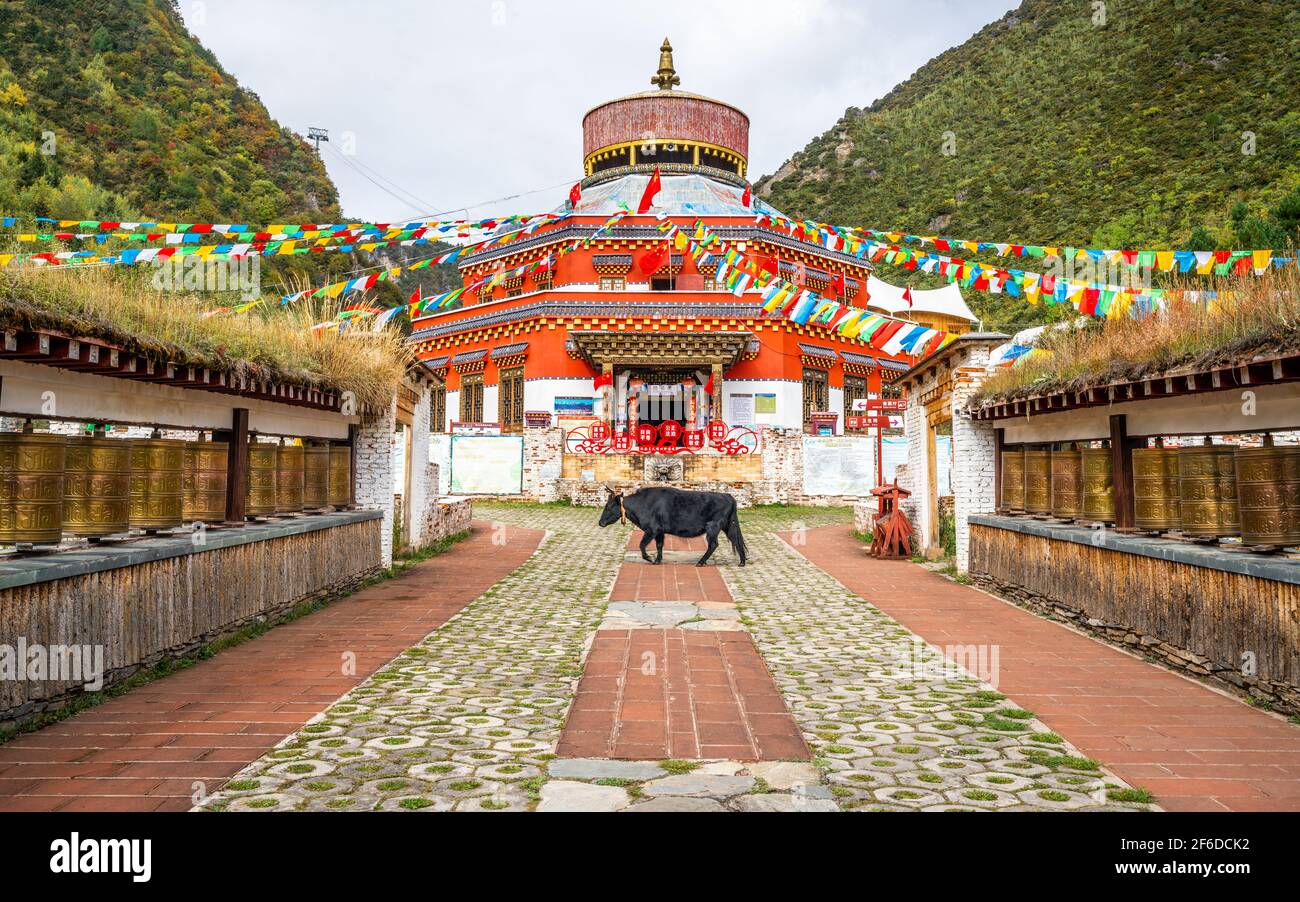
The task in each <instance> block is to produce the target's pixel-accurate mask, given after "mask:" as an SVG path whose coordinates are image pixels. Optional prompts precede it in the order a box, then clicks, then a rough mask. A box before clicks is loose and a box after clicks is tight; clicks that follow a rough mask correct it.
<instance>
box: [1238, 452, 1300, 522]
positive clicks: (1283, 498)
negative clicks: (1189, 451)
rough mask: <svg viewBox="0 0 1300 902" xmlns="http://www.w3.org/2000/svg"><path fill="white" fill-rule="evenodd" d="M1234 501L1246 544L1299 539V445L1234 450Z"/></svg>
mask: <svg viewBox="0 0 1300 902" xmlns="http://www.w3.org/2000/svg"><path fill="white" fill-rule="evenodd" d="M1234 463H1235V465H1236V468H1237V505H1238V510H1239V512H1240V514H1241V541H1242V542H1243V543H1244V544H1246V545H1295V544H1297V543H1300V447H1296V446H1294V445H1291V446H1286V447H1278V446H1275V445H1273V443H1272V436H1266V437H1265V445H1264V447H1262V448H1243V449H1239V450H1238V451H1237V452H1236V457H1235V461H1234Z"/></svg>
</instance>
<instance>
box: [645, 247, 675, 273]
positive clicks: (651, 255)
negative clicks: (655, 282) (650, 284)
mask: <svg viewBox="0 0 1300 902" xmlns="http://www.w3.org/2000/svg"><path fill="white" fill-rule="evenodd" d="M668 256H669V251H668V245H666V244H661V245H659V246H658V247H655V248H653V249H652V250H649V251H646V253H645V254H644V255H643V256H642V257H641V261H640V262H639V263H638V264H637V267H638V268H639V269H640V270H641V272H643V273H645V274H646V275H647V276H653V275H654V274H655V273H657V272H659V270H661V269H663V268H664V266H665V265H666V264H667V263H668Z"/></svg>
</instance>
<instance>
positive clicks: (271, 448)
mask: <svg viewBox="0 0 1300 902" xmlns="http://www.w3.org/2000/svg"><path fill="white" fill-rule="evenodd" d="M278 458H279V445H269V444H266V443H264V442H254V441H251V440H250V441H249V443H248V491H247V493H246V496H245V497H246V502H245V505H244V513H245V514H247V515H248V516H250V517H269V516H271V515H272V514H274V513H275V495H276V493H275V483H276V466H277V461H278Z"/></svg>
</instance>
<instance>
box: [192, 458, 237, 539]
mask: <svg viewBox="0 0 1300 902" xmlns="http://www.w3.org/2000/svg"><path fill="white" fill-rule="evenodd" d="M229 464H230V444H229V443H227V442H186V443H185V474H184V487H185V491H184V498H185V516H184V520H185V522H186V523H194V522H202V523H220V522H222V521H223V520H225V519H226V480H227V477H228V474H229Z"/></svg>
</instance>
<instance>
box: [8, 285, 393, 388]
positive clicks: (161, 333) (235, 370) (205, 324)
mask: <svg viewBox="0 0 1300 902" xmlns="http://www.w3.org/2000/svg"><path fill="white" fill-rule="evenodd" d="M227 303H229V301H225V302H223V301H220V300H218V299H217V297H216V296H213V295H196V294H183V293H177V292H164V291H158V290H156V289H153V288H152V287H150V286H149V284H148V282H147V281H145V280H143V279H141V278H131V277H129V276H126V277H124V276H122V275H119V274H116V273H112V274H110V273H107V272H104V271H89V272H75V271H71V270H55V269H48V270H34V271H26V272H11V273H5V274H0V329H5V330H23V329H27V330H46V331H55V332H59V333H62V334H64V335H67V336H70V337H74V338H76V337H80V338H87V339H98V340H100V341H104V342H107V343H110V344H113V345H115V346H117V347H119V348H121V349H122V350H124V351H128V352H131V353H135V354H140V355H143V356H145V357H149V358H152V359H155V360H159V361H166V362H169V363H173V364H178V365H182V366H198V367H205V368H207V369H210V370H213V371H216V372H225V373H229V374H232V375H239V376H244V377H246V378H251V379H255V380H261V381H271V382H281V383H288V384H291V385H298V386H302V387H306V388H316V389H320V390H323V391H331V392H345V391H350V392H353V393H354V394H355V395H356V398H357V400H358V401H359V402H360V403H362V404H367V405H375V406H384V405H386V404H388V403H389V401H390V400H391V398H392V396H393V393H394V391H395V390H396V388H397V386H398V384H399V383H400V381H401V379H402V376H403V374H404V373H405V371H406V368H407V366H408V364H409V363H410V361H411V354H410V350H409V348H408V347H407V345H406V344H405V342H404V340H403V337H402V336H401V334H400V333H399V332H398V331H397V330H396V329H393V328H389V329H386V330H384V331H383V332H380V333H378V334H375V333H372V332H370V331H369V330H368V329H367V328H366V327H365V326H361V327H359V328H357V329H354V330H349V331H348V332H345V333H343V334H339V332H338V331H337V330H335V329H326V330H320V331H316V332H313V331H312V329H311V326H312V324H313V323H316V322H321V321H325V320H329V319H330V318H331V314H332V313H335V312H337V311H336V310H331V309H322V308H321V306H320V305H319V303H317V304H314V305H313V304H303V305H300V306H293V307H287V308H286V307H281V306H280V305H279V302H278V300H272V301H269V302H268V303H266V304H263V305H262V306H260V307H257V308H254V309H253V310H252V311H250V312H248V313H244V314H241V315H229V314H216V315H213V311H215V310H217V309H218V308H220V307H222V306H224V304H227Z"/></svg>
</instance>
